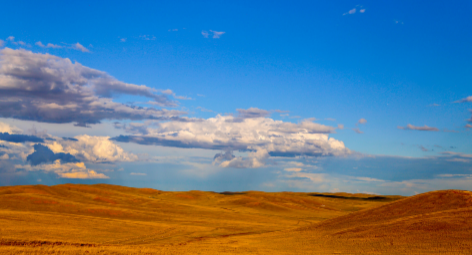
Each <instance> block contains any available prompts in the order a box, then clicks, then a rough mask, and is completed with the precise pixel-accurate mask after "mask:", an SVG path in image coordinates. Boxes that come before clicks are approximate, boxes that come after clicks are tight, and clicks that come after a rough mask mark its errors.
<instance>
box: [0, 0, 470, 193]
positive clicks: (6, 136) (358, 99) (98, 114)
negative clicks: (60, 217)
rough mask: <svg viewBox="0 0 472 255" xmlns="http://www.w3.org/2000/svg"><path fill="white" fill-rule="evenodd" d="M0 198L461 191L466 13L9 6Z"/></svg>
mask: <svg viewBox="0 0 472 255" xmlns="http://www.w3.org/2000/svg"><path fill="white" fill-rule="evenodd" d="M2 6H3V7H2V8H1V9H0V23H1V24H2V26H1V27H0V185H3V186H5V185H27V184H28V185H29V184H43V185H55V184H61V183H87V184H92V183H109V184H117V185H126V186H133V187H150V188H155V189H160V190H208V191H217V192H221V191H245V190H263V191H297V192H298V191H300V192H353V193H357V192H362V193H371V194H401V195H412V194H417V193H421V192H426V191H430V190H438V189H468V190H470V187H472V61H471V59H472V47H471V45H472V32H471V31H472V16H471V15H470V13H471V12H472V2H470V1H454V2H452V3H444V2H443V1H414V2H411V1H325V2H315V1H271V2H265V1H259V2H254V1H251V2H249V1H234V2H233V1H168V2H164V1H160V2H159V1H149V2H144V3H139V4H137V3H136V2H132V1H99V2H97V1H81V2H80V3H76V2H64V1H46V2H44V1H43V2H37V1H9V2H6V3H3V4H2Z"/></svg>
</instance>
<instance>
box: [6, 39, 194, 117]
mask: <svg viewBox="0 0 472 255" xmlns="http://www.w3.org/2000/svg"><path fill="white" fill-rule="evenodd" d="M121 94H123V95H124V94H126V95H136V96H143V97H148V98H151V99H153V100H154V102H155V104H157V105H159V106H175V105H176V103H175V102H173V101H170V100H169V99H168V98H167V96H166V95H164V94H157V90H155V89H152V88H149V87H147V86H145V85H134V84H128V83H124V82H121V81H118V80H116V79H115V78H113V77H111V76H110V75H108V74H106V73H105V72H102V71H98V70H95V69H91V68H88V67H85V66H82V65H81V64H79V63H72V62H71V61H70V60H69V59H67V58H65V59H64V58H60V57H56V56H53V55H49V54H37V53H33V52H30V51H26V50H12V49H9V48H5V49H3V50H1V51H0V116H1V117H9V118H17V119H24V120H35V121H41V122H51V123H70V122H77V123H78V124H79V125H81V126H84V125H86V124H95V123H99V122H100V121H101V120H104V119H119V120H120V119H130V120H143V119H154V120H169V119H176V118H178V117H179V116H181V115H183V114H185V113H184V112H181V111H176V110H166V109H155V108H147V107H134V106H128V105H125V104H121V103H116V102H113V101H112V97H116V96H118V95H121Z"/></svg>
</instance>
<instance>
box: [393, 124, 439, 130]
mask: <svg viewBox="0 0 472 255" xmlns="http://www.w3.org/2000/svg"><path fill="white" fill-rule="evenodd" d="M397 128H398V129H403V130H418V131H439V129H437V128H435V127H428V126H427V125H424V126H422V127H419V126H413V125H411V124H408V125H407V126H406V127H401V126H398V127H397Z"/></svg>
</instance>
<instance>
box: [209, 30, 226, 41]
mask: <svg viewBox="0 0 472 255" xmlns="http://www.w3.org/2000/svg"><path fill="white" fill-rule="evenodd" d="M210 32H212V33H213V39H218V38H220V37H221V36H222V35H223V34H224V33H226V32H223V31H213V30H210Z"/></svg>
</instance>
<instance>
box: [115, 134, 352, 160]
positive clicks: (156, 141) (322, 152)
mask: <svg viewBox="0 0 472 255" xmlns="http://www.w3.org/2000/svg"><path fill="white" fill-rule="evenodd" d="M110 140H112V141H116V142H124V143H137V144H142V145H158V146H165V147H176V148H184V149H209V150H222V151H225V152H232V151H236V150H238V151H249V152H250V151H255V150H254V149H252V147H254V146H256V147H257V146H260V147H263V146H267V144H266V143H260V144H256V145H247V144H242V143H224V142H219V141H214V142H212V143H205V142H198V141H178V140H166V139H162V138H158V137H147V136H125V135H120V136H117V137H113V138H110ZM311 145H312V146H315V147H316V148H317V150H313V148H312V147H311V148H310V149H301V150H298V151H270V152H268V154H269V155H270V156H272V157H296V156H312V157H318V156H333V155H336V153H333V152H328V153H327V152H326V148H325V147H326V146H325V145H324V144H318V145H317V144H315V143H311ZM344 153H346V154H347V153H348V152H344ZM220 154H221V153H217V154H216V155H215V159H216V158H218V159H223V158H228V157H221V155H220ZM228 155H232V154H228ZM233 157H234V156H232V157H231V158H233Z"/></svg>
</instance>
